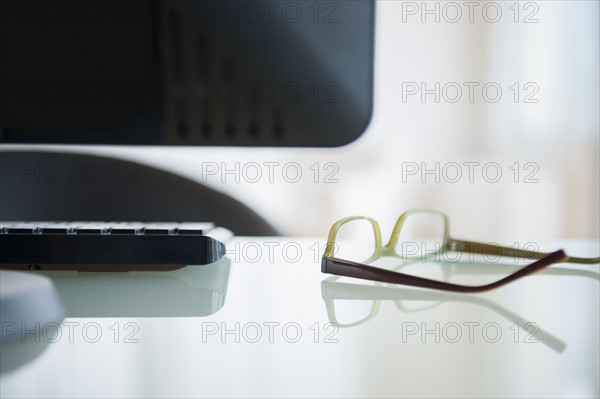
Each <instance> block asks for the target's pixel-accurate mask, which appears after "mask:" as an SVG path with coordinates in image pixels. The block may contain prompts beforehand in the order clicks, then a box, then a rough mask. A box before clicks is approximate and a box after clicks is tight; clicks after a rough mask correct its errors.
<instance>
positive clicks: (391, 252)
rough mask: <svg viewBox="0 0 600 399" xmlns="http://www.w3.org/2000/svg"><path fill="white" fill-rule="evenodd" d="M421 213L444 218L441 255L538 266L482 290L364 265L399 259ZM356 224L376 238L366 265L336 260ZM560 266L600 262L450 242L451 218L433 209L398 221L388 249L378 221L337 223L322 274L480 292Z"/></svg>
mask: <svg viewBox="0 0 600 399" xmlns="http://www.w3.org/2000/svg"><path fill="white" fill-rule="evenodd" d="M418 213H428V214H437V215H439V216H441V217H442V218H443V220H444V242H443V245H442V246H441V248H440V250H439V251H438V252H443V251H455V252H469V253H473V254H483V255H489V254H491V253H493V254H495V255H499V256H504V257H509V256H512V257H519V258H526V259H537V262H534V263H532V264H530V265H528V266H526V267H524V268H522V269H520V270H518V271H516V272H515V273H513V274H511V275H509V276H507V277H505V278H503V279H501V280H499V281H496V282H494V283H491V284H487V285H483V286H465V285H459V284H451V283H446V282H443V281H437V280H430V279H426V278H422V277H416V276H413V275H408V274H403V273H399V272H394V271H390V270H386V269H381V268H378V267H374V266H369V265H366V264H365V263H371V262H373V261H375V260H377V259H379V258H381V257H383V256H393V257H400V254H398V253H397V252H396V249H395V248H396V245H397V243H398V239H399V237H400V232H401V230H402V226H403V225H404V222H405V221H406V219H407V218H408V217H409V216H411V215H413V214H418ZM355 220H366V221H368V222H369V223H371V226H372V227H373V233H374V235H375V250H374V252H373V255H372V256H371V257H370V258H369V259H367V260H365V261H364V262H363V263H359V262H353V261H350V260H344V259H339V258H335V239H336V236H337V233H338V230H339V229H340V227H341V226H343V225H344V224H346V223H348V222H352V221H355ZM558 262H570V263H579V264H596V263H600V258H579V257H569V256H567V255H566V254H565V253H564V251H562V250H559V251H556V252H552V253H544V252H537V251H528V250H525V249H518V248H510V247H504V246H500V245H495V244H484V243H480V242H474V241H465V240H458V239H455V238H451V237H450V235H449V221H448V216H447V215H446V214H445V213H443V212H440V211H438V210H433V209H413V210H410V211H407V212H404V213H403V214H402V215H400V217H399V218H398V220H397V221H396V224H395V225H394V229H393V230H392V234H391V236H390V240H389V241H388V243H387V244H386V245H382V239H381V230H380V228H379V223H377V221H376V220H374V219H373V218H370V217H368V216H350V217H346V218H343V219H341V220H339V221H337V222H336V223H334V224H333V226H332V227H331V229H330V231H329V235H328V238H327V245H326V247H325V252H324V254H323V257H322V262H321V271H322V272H323V273H329V274H335V275H340V276H348V277H355V278H361V279H366V280H373V281H380V282H385V283H392V284H404V285H409V286H415V287H424V288H433V289H440V290H445V291H455V292H481V291H487V290H490V289H493V288H497V287H499V286H502V285H504V284H507V283H509V282H511V281H514V280H516V279H518V278H520V277H523V276H525V275H528V274H531V273H534V272H536V271H538V270H540V269H542V268H544V267H547V266H549V265H551V264H553V263H558Z"/></svg>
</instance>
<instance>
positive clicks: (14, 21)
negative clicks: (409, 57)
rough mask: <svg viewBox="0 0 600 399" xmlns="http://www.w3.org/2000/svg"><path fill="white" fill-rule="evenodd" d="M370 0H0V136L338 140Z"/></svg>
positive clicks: (363, 110) (369, 35)
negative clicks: (80, 0)
mask: <svg viewBox="0 0 600 399" xmlns="http://www.w3.org/2000/svg"><path fill="white" fill-rule="evenodd" d="M374 12H375V6H374V2H372V1H362V0H347V1H312V0H311V1H303V0H302V1H301V0H298V1H269V0H265V1H263V0H258V1H239V0H238V1H202V0H183V1H165V0H162V1H148V0H133V1H132V0H127V1H110V0H91V1H85V2H75V1H54V0H42V1H20V0H2V1H1V2H0V142H2V143H69V144H144V145H219V146H224V145H236V146H317V147H331V146H339V145H343V144H346V143H349V142H351V141H353V140H354V139H356V138H357V137H359V136H360V135H361V134H362V132H363V131H364V130H365V129H366V127H367V125H368V123H369V121H370V118H371V114H372V104H373V94H372V92H373V47H374Z"/></svg>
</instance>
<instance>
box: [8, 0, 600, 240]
mask: <svg viewBox="0 0 600 399" xmlns="http://www.w3.org/2000/svg"><path fill="white" fill-rule="evenodd" d="M467 3H468V2H467ZM376 12H377V14H376V55H375V72H376V73H375V97H374V98H375V105H374V114H373V118H372V121H371V124H370V126H369V128H368V129H367V131H366V132H365V133H364V135H363V136H362V137H361V138H359V139H358V140H357V141H355V142H353V143H352V144H350V145H348V146H345V147H341V148H335V149H308V148H295V149H277V148H269V149H261V148H241V147H240V148H225V147H196V148H193V147H126V146H117V147H114V146H96V147H92V146H47V147H44V148H51V149H53V150H61V151H73V152H82V153H91V154H99V155H106V156H111V157H116V158H121V159H127V160H135V161H138V162H140V163H143V164H148V165H152V166H156V167H159V168H161V169H165V170H168V171H173V172H176V173H179V174H181V175H183V176H186V177H188V178H191V179H193V180H196V181H198V182H201V183H203V184H206V185H208V186H210V187H212V188H214V189H216V190H218V191H221V192H224V193H227V194H229V195H231V196H232V197H234V198H237V199H238V200H240V201H241V202H243V203H245V204H246V205H248V206H249V207H251V208H252V209H254V210H255V211H257V212H258V213H259V214H260V215H261V216H263V217H264V218H265V219H266V220H267V221H268V222H270V223H271V224H272V225H273V226H274V227H275V228H276V229H278V230H279V231H280V232H281V233H282V234H284V235H292V236H319V237H322V236H324V235H326V234H327V232H328V230H329V228H330V226H331V225H332V224H333V223H334V222H335V221H337V220H338V219H340V218H342V217H345V216H349V215H355V214H358V215H368V216H372V217H374V218H376V219H377V220H379V222H380V224H381V227H382V230H383V234H384V235H385V234H386V233H389V231H390V230H391V228H392V226H393V223H394V222H395V220H396V218H397V217H398V216H399V215H400V213H402V212H403V211H405V210H407V209H410V208H429V207H433V208H437V209H440V210H443V211H445V212H446V213H447V214H448V215H449V216H450V223H451V227H450V231H451V234H452V235H454V236H456V237H461V238H467V239H479V240H488V241H496V242H505V243H509V244H513V243H515V242H516V243H519V244H525V243H527V242H532V241H533V242H535V241H538V240H540V241H541V240H548V239H555V238H587V239H590V238H594V239H597V238H599V237H600V231H599V229H600V214H599V208H600V206H599V201H600V198H599V180H600V179H599V177H600V176H599V169H600V168H599V137H600V136H599V109H600V107H599V48H600V45H599V44H600V43H599V36H600V33H599V15H600V14H599V2H597V1H536V2H485V1H483V2H474V3H469V4H468V5H466V4H465V3H464V2H427V3H423V2H404V1H379V2H377V9H376ZM351 45H352V43H348V46H351ZM6 148H19V146H6Z"/></svg>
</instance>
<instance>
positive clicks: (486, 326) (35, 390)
mask: <svg viewBox="0 0 600 399" xmlns="http://www.w3.org/2000/svg"><path fill="white" fill-rule="evenodd" d="M323 243H324V240H323V239H322V238H319V239H308V238H307V239H291V238H285V239H282V238H277V239H275V238H273V239H269V238H262V239H256V238H237V239H236V241H235V242H233V243H230V244H229V249H228V252H229V259H230V261H229V262H222V263H219V264H217V265H212V266H207V267H204V269H201V268H199V267H195V269H193V270H192V271H190V270H188V271H185V270H184V271H179V272H178V274H177V273H176V274H170V275H169V274H164V275H157V274H150V275H148V274H146V275H144V276H140V275H134V274H132V273H123V274H119V275H116V276H115V275H113V276H110V275H106V274H105V275H102V274H96V273H94V274H91V273H90V274H88V275H85V276H81V275H79V276H78V275H77V274H75V273H72V272H69V273H70V274H62V275H61V274H58V275H56V274H55V275H54V277H53V278H54V279H55V282H56V284H57V286H58V288H59V291H60V292H61V294H62V295H63V296H64V298H65V302H66V306H67V311H68V313H69V315H68V317H67V318H66V319H65V323H64V324H63V325H62V326H61V327H60V332H61V336H60V338H58V339H57V338H50V336H49V335H48V336H45V335H44V334H45V332H44V331H43V326H42V328H41V329H40V332H39V336H41V342H40V345H41V344H44V341H46V342H49V341H55V342H51V343H47V345H46V349H45V350H44V351H43V352H42V353H41V354H40V355H39V356H38V357H37V358H35V359H34V360H32V361H30V362H29V363H26V364H25V365H23V366H21V367H20V368H17V369H16V370H12V371H8V372H5V373H4V374H2V376H1V379H0V393H1V396H2V397H3V398H8V397H61V398H65V397H78V398H84V397H288V396H294V397H309V396H310V397H331V396H333V397H345V396H351V397H546V398H548V397H590V398H591V397H598V396H600V385H599V375H600V369H599V363H600V359H599V358H600V352H599V350H600V346H599V340H600V338H599V337H600V334H599V325H600V323H599V314H600V311H599V307H600V300H599V293H600V289H599V288H600V283H599V273H600V271H599V268H598V265H593V266H578V265H570V264H561V265H555V266H553V267H551V269H549V270H548V271H545V272H541V273H538V274H536V275H533V276H529V277H525V278H523V279H521V280H519V281H516V282H514V283H511V284H510V285H508V286H506V287H503V288H499V289H497V290H495V291H491V292H489V293H485V294H476V295H473V294H460V295H459V294H444V293H440V292H438V291H431V290H424V289H410V288H406V287H400V286H388V285H378V286H377V285H375V284H373V283H368V282H361V281H358V280H351V279H339V280H337V281H333V280H335V279H332V278H328V276H327V275H324V274H322V273H321V271H320V255H321V253H322V246H323ZM560 246H561V247H564V248H565V249H566V250H567V251H568V252H569V253H571V254H572V255H580V256H598V251H599V244H598V243H596V242H573V241H569V242H563V243H560ZM557 248H558V247H557V245H556V243H554V245H550V246H549V247H548V248H542V249H547V250H553V249H557ZM509 264H510V262H509ZM191 267H192V266H190V267H188V268H191ZM461 267H462V266H461ZM464 267H466V268H467V269H464V270H462V271H465V270H466V271H467V272H468V273H467V274H473V273H474V274H478V273H479V274H485V273H489V268H490V267H500V268H502V266H499V265H492V266H490V265H483V266H482V265H475V264H471V265H467V266H464ZM486 267H487V268H486ZM506 267H514V265H513V266H506ZM199 270H201V271H199ZM498 270H500V269H498ZM460 271H461V270H460V267H459V268H457V269H456V268H455V269H453V270H452V273H460ZM167 273H174V272H167ZM194 273H196V274H194ZM336 298H337V299H336ZM344 298H346V299H344ZM328 309H329V314H328ZM332 309H334V311H332ZM334 312H335V314H334ZM116 316H118V317H116ZM172 316H176V317H172ZM332 317H337V318H338V322H339V323H348V324H352V323H354V325H350V326H344V327H339V328H338V327H335V326H334V325H332V324H329V323H330V319H331V318H332ZM46 333H47V331H46Z"/></svg>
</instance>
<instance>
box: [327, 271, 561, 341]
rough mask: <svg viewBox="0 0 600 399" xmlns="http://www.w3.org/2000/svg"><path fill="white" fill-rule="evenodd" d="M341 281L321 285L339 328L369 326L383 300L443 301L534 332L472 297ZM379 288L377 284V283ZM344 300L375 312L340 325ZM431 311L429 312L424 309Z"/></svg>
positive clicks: (543, 336) (543, 335)
mask: <svg viewBox="0 0 600 399" xmlns="http://www.w3.org/2000/svg"><path fill="white" fill-rule="evenodd" d="M336 278H337V277H329V278H327V279H325V280H323V281H322V282H321V295H322V297H323V300H324V301H325V306H326V308H327V316H328V318H329V321H330V322H332V323H334V324H335V325H337V326H339V327H341V328H343V327H354V326H357V325H360V324H363V323H365V322H366V321H368V320H370V319H372V318H373V317H375V315H376V314H377V312H378V311H379V307H380V301H382V300H384V301H385V300H391V301H394V302H395V303H396V305H397V306H398V305H400V304H401V303H402V302H412V301H439V302H438V303H442V302H444V303H445V302H457V303H471V304H475V305H481V306H483V307H486V308H488V309H490V310H492V311H494V312H497V313H499V314H501V315H502V316H504V317H506V318H507V319H508V320H511V321H512V322H513V323H516V325H518V326H519V327H521V328H522V329H524V330H525V331H526V332H530V331H529V330H528V329H527V328H528V326H530V325H531V323H530V322H527V321H526V320H524V319H523V318H522V317H521V316H519V315H517V314H515V313H513V312H511V311H509V310H507V309H505V308H504V307H502V306H500V305H498V304H496V303H495V302H493V301H490V300H488V299H485V298H482V297H477V296H475V297H472V296H468V297H467V296H464V295H460V296H459V295H456V294H448V293H442V292H433V291H429V292H425V291H417V290H411V289H406V288H404V289H403V288H398V287H390V286H381V285H363V284H350V283H341V282H337V281H335V280H333V279H336ZM375 284H377V283H375ZM343 300H351V301H353V302H354V301H357V300H362V301H372V305H371V309H370V312H369V314H368V315H367V316H366V317H363V318H361V319H359V320H354V321H352V322H350V323H340V321H339V319H338V316H337V312H336V305H335V302H336V301H343ZM398 308H399V309H400V310H404V309H403V306H398ZM421 310H427V309H421ZM537 327H538V329H537V331H536V334H535V337H536V338H537V339H539V340H540V342H543V343H545V344H546V345H548V346H549V347H551V348H552V349H554V350H556V351H557V352H563V351H564V349H565V348H566V344H565V343H564V342H563V341H562V340H561V339H559V338H557V337H555V336H553V335H552V334H550V333H548V332H546V331H544V330H543V329H541V328H540V327H539V326H537Z"/></svg>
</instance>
